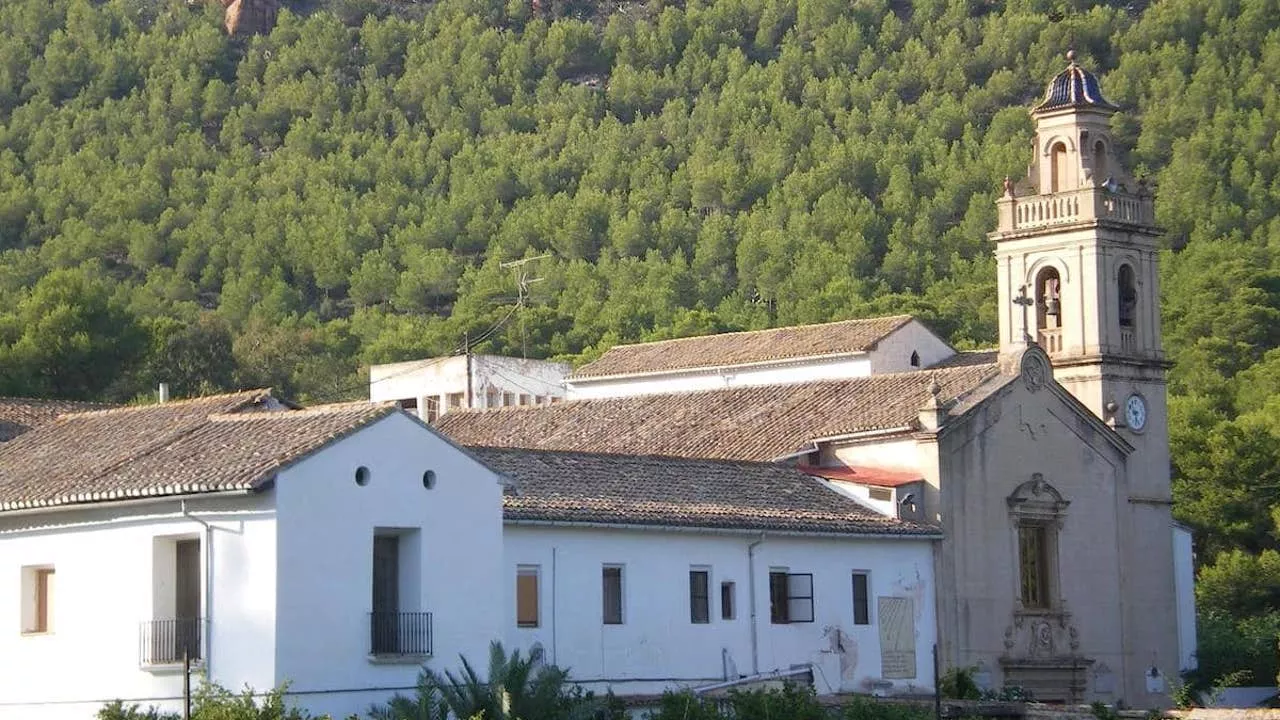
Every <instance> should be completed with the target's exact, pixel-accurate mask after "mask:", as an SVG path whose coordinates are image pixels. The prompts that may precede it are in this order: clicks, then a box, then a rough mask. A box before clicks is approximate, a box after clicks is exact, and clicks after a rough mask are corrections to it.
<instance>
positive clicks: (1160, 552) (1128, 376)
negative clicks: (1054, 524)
mask: <svg viewBox="0 0 1280 720" xmlns="http://www.w3.org/2000/svg"><path fill="white" fill-rule="evenodd" d="M1067 60H1068V64H1067V67H1066V69H1065V70H1063V71H1062V72H1061V73H1059V74H1058V75H1057V76H1056V77H1054V78H1053V80H1052V81H1051V82H1050V83H1049V86H1048V88H1047V89H1046V91H1045V96H1044V100H1043V101H1042V102H1041V103H1040V104H1039V105H1037V106H1036V107H1035V108H1033V109H1032V111H1031V115H1032V117H1033V118H1034V119H1035V126H1036V127H1035V150H1034V156H1033V158H1032V162H1031V166H1030V168H1029V169H1028V172H1027V177H1026V178H1025V179H1023V180H1021V181H1019V182H1016V183H1015V182H1012V181H1010V180H1008V179H1006V180H1005V181H1004V193H1003V196H1002V197H1001V198H1000V199H999V200H998V201H997V202H996V205H997V209H998V215H999V224H998V227H997V230H996V232H993V233H991V235H990V237H991V239H992V240H993V241H994V242H995V246H996V249H995V256H996V261H997V267H998V270H997V272H998V273H999V278H998V287H999V302H1000V304H999V313H1000V349H1001V351H1002V353H1013V352H1019V351H1021V350H1023V349H1024V348H1025V346H1026V345H1027V344H1028V343H1032V342H1034V343H1037V344H1039V346H1040V347H1041V348H1042V349H1043V350H1044V351H1045V352H1046V353H1047V354H1048V356H1049V359H1050V361H1051V363H1052V366H1053V377H1054V379H1055V380H1056V381H1057V382H1058V383H1060V384H1061V385H1062V386H1063V387H1064V388H1066V390H1067V391H1069V392H1070V393H1071V394H1072V395H1074V396H1075V397H1076V398H1077V399H1079V400H1080V402H1081V403H1083V404H1084V405H1085V406H1086V407H1087V408H1088V409H1089V410H1090V411H1092V412H1093V413H1094V414H1095V415H1097V416H1098V417H1099V418H1101V419H1102V420H1103V421H1104V422H1105V423H1106V424H1107V425H1109V426H1111V427H1112V428H1113V429H1115V431H1116V432H1117V433H1119V434H1120V436H1121V437H1122V438H1124V440H1125V441H1126V442H1128V443H1129V444H1130V445H1132V446H1133V448H1134V450H1133V452H1132V453H1130V454H1129V456H1128V458H1127V461H1126V467H1125V468H1124V483H1123V485H1122V486H1119V487H1117V488H1116V493H1117V498H1116V500H1117V512H1118V513H1120V516H1121V517H1123V518H1124V522H1125V524H1126V528H1127V529H1126V534H1125V537H1122V538H1118V542H1119V543H1120V548H1119V549H1120V551H1121V552H1122V557H1123V560H1122V563H1123V565H1124V567H1125V572H1124V579H1123V583H1124V586H1125V587H1124V590H1123V592H1124V598H1125V604H1126V616H1127V618H1128V620H1127V621H1126V626H1127V627H1126V630H1125V639H1124V645H1125V654H1126V658H1127V660H1126V662H1125V666H1126V667H1125V670H1124V674H1125V680H1124V686H1125V687H1126V692H1125V699H1126V700H1127V701H1129V702H1131V703H1133V704H1134V705H1138V706H1140V705H1142V704H1145V701H1147V700H1152V701H1155V700H1156V699H1157V698H1156V696H1154V695H1149V693H1148V691H1147V688H1146V686H1145V685H1143V684H1142V678H1141V677H1140V676H1138V673H1139V672H1141V671H1147V672H1150V670H1151V668H1152V667H1158V668H1159V674H1163V676H1164V677H1165V678H1172V677H1176V673H1177V672H1178V670H1179V667H1178V662H1179V657H1178V648H1177V644H1176V642H1173V643H1172V644H1171V643H1170V638H1173V637H1175V636H1176V634H1177V631H1176V625H1177V620H1176V617H1175V615H1174V611H1173V609H1172V608H1171V607H1170V605H1171V604H1172V598H1173V592H1174V590H1173V554H1172V533H1173V521H1172V492H1171V489H1170V465H1169V430H1168V422H1167V416H1166V407H1167V403H1166V397H1165V371H1166V370H1167V368H1168V365H1167V363H1166V362H1165V359H1164V353H1163V350H1162V347H1161V337H1160V305H1159V301H1160V293H1159V268H1158V252H1159V245H1158V239H1159V236H1160V233H1161V231H1160V229H1159V228H1157V227H1156V225H1155V211H1154V202H1153V198H1152V196H1151V193H1150V192H1148V189H1147V187H1146V185H1145V184H1144V183H1143V182H1141V181H1135V180H1134V178H1133V177H1132V176H1131V175H1130V174H1129V173H1128V172H1127V171H1126V169H1125V168H1124V167H1122V166H1121V164H1120V162H1119V159H1118V153H1117V152H1116V146H1115V143H1114V138H1113V136H1112V133H1111V123H1110V120H1111V116H1112V115H1114V114H1115V113H1116V112H1117V111H1118V110H1119V108H1117V107H1116V106H1114V105H1112V104H1111V103H1109V102H1107V100H1106V99H1105V98H1103V96H1102V91H1101V88H1100V87H1099V84H1098V79H1097V78H1096V77H1095V76H1094V75H1092V74H1091V73H1089V72H1088V71H1087V70H1085V69H1084V68H1082V67H1080V66H1079V65H1077V64H1076V62H1075V54H1074V52H1071V53H1068V54H1067ZM1156 695H1159V693H1156Z"/></svg>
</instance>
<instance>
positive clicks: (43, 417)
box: [0, 397, 110, 442]
mask: <svg viewBox="0 0 1280 720" xmlns="http://www.w3.org/2000/svg"><path fill="white" fill-rule="evenodd" d="M106 407H110V406H109V405H100V404H98V403H86V402H73V401H70V400H35V399H32V398H6V397H0V442H5V441H6V440H12V439H14V438H16V437H18V436H19V435H21V434H22V433H24V432H26V431H28V430H32V429H35V428H38V427H40V426H41V425H45V424H47V423H51V422H53V421H54V420H56V419H57V418H58V416H59V415H62V414H63V413H69V412H81V411H84V410H95V409H101V408H106Z"/></svg>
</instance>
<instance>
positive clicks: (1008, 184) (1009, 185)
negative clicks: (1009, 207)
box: [1004, 175, 1013, 197]
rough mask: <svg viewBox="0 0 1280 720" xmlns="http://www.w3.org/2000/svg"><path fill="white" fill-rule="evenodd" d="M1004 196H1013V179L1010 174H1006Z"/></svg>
mask: <svg viewBox="0 0 1280 720" xmlns="http://www.w3.org/2000/svg"><path fill="white" fill-rule="evenodd" d="M1004 196H1005V197H1013V180H1010V179H1009V176H1008V175H1005V176H1004Z"/></svg>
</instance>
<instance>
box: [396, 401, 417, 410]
mask: <svg viewBox="0 0 1280 720" xmlns="http://www.w3.org/2000/svg"><path fill="white" fill-rule="evenodd" d="M396 403H397V404H398V405H399V406H400V409H401V410H417V409H418V398H405V399H403V400H397V401H396Z"/></svg>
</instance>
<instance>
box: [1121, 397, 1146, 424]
mask: <svg viewBox="0 0 1280 720" xmlns="http://www.w3.org/2000/svg"><path fill="white" fill-rule="evenodd" d="M1124 419H1125V423H1126V424H1127V425H1128V426H1129V429H1130V430H1133V431H1135V432H1142V428H1144V427H1146V426H1147V401H1146V400H1143V399H1142V396H1141V395H1139V394H1137V393H1134V394H1132V395H1130V396H1129V399H1128V400H1126V401H1125V403H1124Z"/></svg>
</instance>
